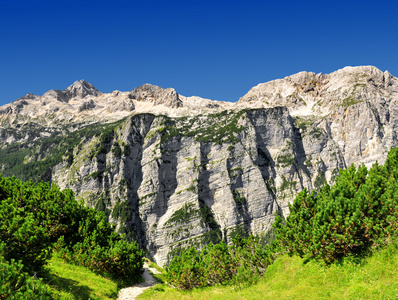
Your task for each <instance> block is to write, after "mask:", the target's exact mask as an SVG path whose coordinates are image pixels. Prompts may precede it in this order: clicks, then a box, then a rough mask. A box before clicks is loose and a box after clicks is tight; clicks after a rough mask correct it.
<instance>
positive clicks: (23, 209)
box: [0, 176, 144, 278]
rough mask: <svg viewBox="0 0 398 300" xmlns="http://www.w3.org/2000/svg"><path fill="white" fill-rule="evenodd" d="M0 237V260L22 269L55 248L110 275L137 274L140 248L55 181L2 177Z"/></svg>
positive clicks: (32, 267) (35, 265)
mask: <svg viewBox="0 0 398 300" xmlns="http://www.w3.org/2000/svg"><path fill="white" fill-rule="evenodd" d="M0 200H1V201H0V220H1V222H0V240H1V241H2V242H4V243H5V245H6V247H7V251H5V252H3V256H4V259H5V260H7V261H9V262H11V261H20V262H21V266H22V265H23V271H24V272H29V273H30V274H36V273H37V272H39V271H40V270H41V269H42V267H43V266H44V264H45V263H46V261H47V260H48V259H49V258H50V257H51V253H52V250H53V248H54V245H55V244H56V248H57V250H58V251H59V252H60V253H62V254H63V256H64V257H65V258H66V259H69V260H70V261H73V262H74V263H77V264H82V265H85V266H88V267H89V268H90V269H92V270H94V271H98V272H102V273H104V274H107V275H110V276H112V277H114V278H124V277H126V276H128V277H134V276H137V275H139V274H140V272H141V268H142V265H143V255H144V253H143V251H142V250H140V249H139V247H138V244H137V242H133V243H131V244H130V243H129V242H127V241H125V240H123V237H122V236H120V235H119V234H118V233H116V232H115V231H114V227H113V226H112V225H111V224H110V223H109V222H107V221H106V220H105V216H104V213H103V212H102V213H99V212H97V211H95V210H94V209H90V208H88V207H85V206H83V204H82V203H78V202H77V201H76V200H75V198H74V194H73V192H72V191H71V190H63V191H61V190H60V189H59V187H58V186H57V185H55V184H52V185H51V186H50V185H49V184H48V183H39V184H38V185H36V184H33V183H32V182H22V181H20V180H18V179H16V178H14V177H13V178H3V177H1V176H0Z"/></svg>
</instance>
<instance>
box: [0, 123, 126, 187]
mask: <svg viewBox="0 0 398 300" xmlns="http://www.w3.org/2000/svg"><path fill="white" fill-rule="evenodd" d="M124 120H125V119H122V120H119V121H117V122H114V123H109V124H101V123H97V124H90V125H88V126H85V127H83V126H82V128H81V129H78V130H74V128H73V127H68V126H67V125H64V126H63V127H60V128H58V127H57V128H53V129H52V132H51V133H48V136H41V135H40V132H47V129H46V128H43V127H41V126H39V125H34V124H30V125H29V124H28V125H29V126H28V125H24V126H23V127H22V128H19V129H13V128H7V129H4V131H5V132H8V131H9V134H10V135H12V136H16V137H18V140H24V139H23V137H22V136H18V135H19V134H20V132H24V134H25V135H26V137H29V138H28V139H27V140H26V141H24V142H18V143H13V144H10V145H8V146H7V147H5V148H3V149H0V167H1V166H2V172H3V174H2V175H3V176H15V177H17V178H19V179H21V180H24V181H27V180H32V181H34V182H36V183H37V182H40V181H43V180H44V181H49V176H50V174H51V168H52V167H54V166H55V165H57V164H60V163H62V162H63V161H66V162H67V163H68V164H69V165H71V164H72V163H73V160H74V157H73V151H74V149H75V148H76V147H79V145H81V143H82V141H83V140H86V139H91V138H92V137H95V136H100V140H101V143H102V144H101V145H100V146H99V147H98V149H96V150H98V152H96V153H95V154H98V153H101V152H109V151H110V148H109V147H110V145H109V142H110V139H111V138H112V137H113V132H114V129H115V128H116V127H117V126H119V125H120V124H121V123H122V122H123V121H124ZM37 137H40V138H37ZM108 148H109V149H108ZM119 148H120V147H119ZM119 150H121V149H118V147H117V146H116V145H115V149H114V155H115V156H118V155H119V156H120V153H119V152H120V151H119Z"/></svg>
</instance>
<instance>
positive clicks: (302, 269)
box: [139, 243, 398, 300]
mask: <svg viewBox="0 0 398 300" xmlns="http://www.w3.org/2000/svg"><path fill="white" fill-rule="evenodd" d="M397 295H398V243H392V244H390V245H389V246H388V247H386V248H384V249H383V250H381V251H378V252H375V253H374V254H373V256H372V257H369V258H366V259H364V260H363V261H362V262H361V264H355V263H353V262H350V261H346V262H344V263H342V264H340V265H338V264H336V265H331V266H326V265H324V264H323V263H320V262H316V261H310V262H308V263H305V260H304V259H301V258H299V257H296V256H293V257H289V256H287V255H285V256H281V257H279V258H278V259H277V260H276V261H275V262H274V264H272V265H271V266H270V267H269V268H268V269H267V272H266V273H265V275H264V277H263V278H261V279H260V281H259V282H258V283H257V284H255V285H253V286H250V287H247V288H239V287H233V286H219V287H212V288H203V289H194V290H192V291H189V292H183V291H177V290H175V289H173V288H171V287H169V286H167V285H166V284H158V285H156V286H154V287H152V288H151V289H149V290H146V291H145V292H144V293H143V294H142V295H141V296H140V297H139V299H170V300H171V299H173V300H174V299H205V300H208V299H226V300H232V299H245V300H246V299H396V298H397Z"/></svg>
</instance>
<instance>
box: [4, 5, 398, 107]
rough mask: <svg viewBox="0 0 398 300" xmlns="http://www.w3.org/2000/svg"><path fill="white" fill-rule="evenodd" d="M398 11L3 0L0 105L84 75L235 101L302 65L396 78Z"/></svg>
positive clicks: (109, 87) (97, 82) (121, 85)
mask: <svg viewBox="0 0 398 300" xmlns="http://www.w3.org/2000/svg"><path fill="white" fill-rule="evenodd" d="M397 15H398V4H396V2H395V1H348V0H347V1H305V0H303V1H252V0H245V1H233V0H229V1H226V0H225V1H224V0H219V1H217V0H213V1H207V0H200V1H199V0H185V1H173V0H170V1H152V0H147V1H127V0H125V1H123V0H113V1H103V0H96V1H84V0H79V1H77V0H69V1H63V0H31V1H26V0H25V1H18V0H15V1H12V0H4V1H1V3H0V105H3V104H6V103H9V102H12V101H14V100H16V99H17V98H19V97H22V96H23V95H25V94H27V93H29V92H32V93H34V94H38V95H42V94H43V93H45V92H46V91H47V90H49V89H65V88H66V87H67V86H69V85H70V84H72V83H73V82H74V81H75V80H80V79H85V80H87V81H88V82H90V83H92V84H93V85H94V86H95V87H97V88H98V89H99V90H100V91H103V92H111V91H113V90H116V89H117V90H121V91H129V90H132V89H134V88H135V87H137V86H139V85H141V84H144V83H151V84H155V85H159V86H161V87H164V88H167V87H173V88H175V89H176V91H177V92H178V93H179V94H182V95H184V96H192V95H197V96H201V97H205V98H210V99H215V100H226V101H236V100H238V99H239V97H241V96H243V95H244V94H245V93H246V92H247V91H248V90H249V89H250V88H251V87H252V86H254V85H257V84H258V83H261V82H266V81H269V80H272V79H277V78H283V77H285V76H288V75H291V74H294V73H297V72H300V71H312V72H316V73H319V72H322V73H330V72H333V71H335V70H337V69H340V68H342V67H344V66H347V65H351V66H357V65H374V66H376V67H378V68H380V69H381V70H383V71H384V70H389V71H390V72H391V73H392V74H393V75H394V76H398V59H397V57H398V17H397Z"/></svg>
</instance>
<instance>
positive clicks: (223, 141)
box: [0, 66, 398, 265]
mask: <svg viewBox="0 0 398 300" xmlns="http://www.w3.org/2000/svg"><path fill="white" fill-rule="evenodd" d="M397 101H398V79H397V78H396V77H394V76H392V75H391V74H390V73H389V72H388V71H385V72H382V71H380V70H379V69H377V68H376V67H373V66H360V67H345V68H343V69H341V70H337V71H335V72H333V73H331V74H315V73H311V72H300V73H297V74H294V75H292V76H288V77H285V78H283V79H278V80H273V81H270V82H266V83H261V84H259V85H257V86H255V87H253V88H252V89H250V91H249V92H248V93H247V94H246V95H244V96H243V97H241V98H240V99H239V101H237V102H235V103H230V102H222V101H213V100H209V99H203V98H200V97H185V96H182V95H179V94H178V93H177V92H176V91H175V90H174V89H172V88H167V89H163V88H161V87H158V86H154V85H150V84H145V85H142V86H140V87H137V88H135V89H133V90H132V91H129V92H120V91H114V92H111V93H102V92H100V91H98V90H97V89H96V88H95V87H94V86H93V85H91V84H90V83H88V82H86V81H84V80H80V81H76V82H75V83H73V84H72V85H71V86H69V87H68V88H66V89H65V90H50V91H48V92H46V93H45V94H44V95H42V96H38V95H33V94H27V95H26V96H24V97H22V98H20V99H17V100H16V101H14V102H12V103H9V104H7V105H4V106H2V107H0V141H1V148H0V172H1V173H2V174H3V175H5V176H12V175H14V176H16V177H19V178H21V179H24V180H29V179H32V180H33V181H41V180H44V181H48V182H51V183H56V184H58V185H59V186H61V187H62V188H70V189H72V190H73V191H74V192H75V194H76V197H77V199H81V200H82V201H84V203H85V204H86V205H88V206H90V207H95V208H96V209H98V210H101V211H104V213H105V215H106V217H107V218H108V219H109V220H110V221H111V222H113V223H114V224H115V225H116V228H117V230H118V231H119V232H121V233H124V234H126V238H127V239H130V240H133V239H137V240H138V242H139V243H140V245H141V247H143V249H145V250H146V252H147V255H148V256H150V257H151V258H152V259H154V260H155V261H156V262H157V263H158V264H160V265H164V264H166V263H167V261H168V260H169V259H170V258H171V257H172V256H173V255H176V254H178V253H179V251H180V250H181V249H183V248H186V247H189V246H196V247H198V248H200V247H202V246H203V245H205V244H207V243H209V242H213V243H216V242H219V241H221V240H225V241H226V242H229V241H231V239H232V238H233V237H234V236H235V235H236V234H240V235H243V236H246V235H248V234H257V235H260V236H262V237H263V238H264V239H265V240H266V239H269V238H272V223H273V220H274V218H275V216H276V215H278V214H279V215H282V216H284V217H286V216H287V215H288V213H289V208H288V204H289V203H292V201H293V200H294V198H295V196H296V195H297V193H298V192H300V191H301V190H302V189H304V188H306V189H308V190H310V191H312V190H315V191H317V190H319V188H320V187H321V186H322V185H323V184H324V183H330V184H332V183H333V182H334V180H335V178H336V176H338V175H339V172H338V171H339V169H340V168H347V167H348V166H350V165H351V164H354V165H359V164H365V165H367V166H370V165H372V164H373V163H375V162H376V161H378V162H379V163H383V162H384V160H385V159H386V156H387V152H388V151H389V149H390V148H391V147H396V146H397V136H396V133H397V126H398V114H397V111H398V104H397Z"/></svg>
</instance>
